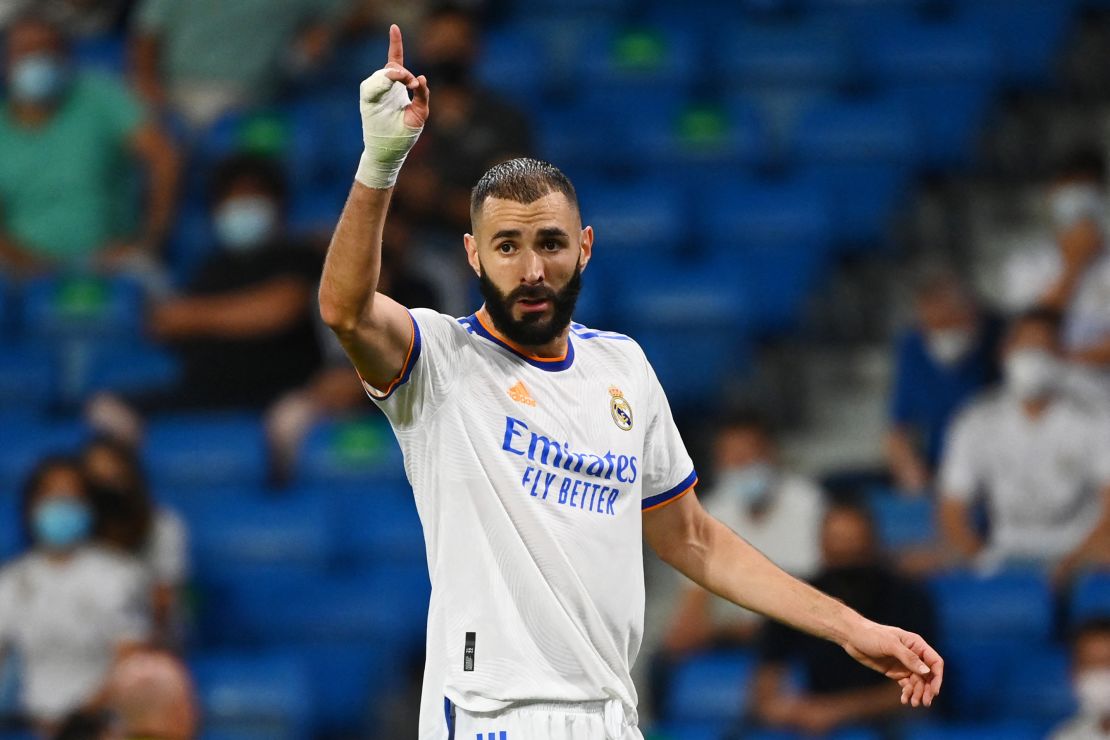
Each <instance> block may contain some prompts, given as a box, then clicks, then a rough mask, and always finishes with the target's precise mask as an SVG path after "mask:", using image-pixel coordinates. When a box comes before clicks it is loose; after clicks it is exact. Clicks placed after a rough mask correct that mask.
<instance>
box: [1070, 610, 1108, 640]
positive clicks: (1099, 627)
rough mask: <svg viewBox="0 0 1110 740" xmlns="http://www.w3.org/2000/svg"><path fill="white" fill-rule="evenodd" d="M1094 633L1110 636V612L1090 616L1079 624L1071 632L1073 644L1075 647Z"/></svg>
mask: <svg viewBox="0 0 1110 740" xmlns="http://www.w3.org/2000/svg"><path fill="white" fill-rule="evenodd" d="M1092 635H1105V636H1107V637H1110V613H1107V614H1100V615H1098V616H1094V617H1088V618H1087V619H1084V620H1083V621H1082V622H1080V623H1079V624H1077V625H1076V626H1075V628H1074V629H1073V630H1072V632H1071V644H1072V646H1073V647H1074V646H1075V645H1077V644H1078V643H1079V641H1080V640H1082V639H1083V638H1084V637H1090V636H1092Z"/></svg>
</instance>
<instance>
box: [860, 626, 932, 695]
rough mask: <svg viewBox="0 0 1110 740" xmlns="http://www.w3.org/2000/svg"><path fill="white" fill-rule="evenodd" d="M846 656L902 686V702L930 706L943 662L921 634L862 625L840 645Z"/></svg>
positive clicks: (894, 628) (895, 628) (886, 627)
mask: <svg viewBox="0 0 1110 740" xmlns="http://www.w3.org/2000/svg"><path fill="white" fill-rule="evenodd" d="M843 647H844V650H845V651H846V652H847V653H848V655H850V656H852V657H853V658H855V659H856V660H858V661H859V662H860V663H862V664H863V665H865V666H867V667H868V668H871V669H872V670H876V671H878V672H879V673H881V674H883V675H884V676H886V677H887V678H889V679H891V680H893V681H896V682H897V683H898V685H899V686H901V687H902V703H903V704H909V705H911V706H914V707H917V706H921V705H922V704H924V705H925V706H927V707H928V706H931V705H932V703H933V698H934V697H935V696H936V695H937V694H939V693H940V685H941V683H942V681H943V680H944V659H943V658H941V657H940V654H939V653H937V651H936V650H934V649H933V648H932V647H931V646H930V645H929V643H927V642H925V639H924V638H922V637H921V635H916V634H914V633H912V632H907V631H905V630H902V629H898V628H897V627H888V626H886V625H882V624H876V623H874V622H865V624H864V626H863V627H861V628H860V629H859V630H857V632H856V633H855V634H853V635H852V636H851V637H850V638H849V640H848V641H847V642H846V643H845V644H844V646H843Z"/></svg>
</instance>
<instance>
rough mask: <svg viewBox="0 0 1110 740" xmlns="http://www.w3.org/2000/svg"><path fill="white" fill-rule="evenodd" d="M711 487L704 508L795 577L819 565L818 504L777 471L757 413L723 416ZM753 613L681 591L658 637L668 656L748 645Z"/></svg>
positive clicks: (811, 492)
mask: <svg viewBox="0 0 1110 740" xmlns="http://www.w3.org/2000/svg"><path fill="white" fill-rule="evenodd" d="M714 453H715V457H716V462H717V465H716V472H717V484H716V485H715V486H714V488H713V491H712V492H711V494H710V495H709V496H708V497H707V499H706V504H705V510H706V511H707V512H708V513H709V515H710V516H712V517H713V518H714V519H716V520H717V521H719V522H721V523H722V524H724V525H725V526H726V527H728V528H729V529H731V530H732V531H734V532H736V533H737V534H738V535H740V536H741V537H743V538H744V539H745V540H747V541H748V543H749V544H750V545H752V546H753V547H755V548H756V549H757V550H759V551H760V552H761V553H763V554H764V555H766V556H767V557H768V558H769V559H770V560H771V562H773V563H775V565H778V566H779V567H780V568H782V569H783V570H785V571H786V572H787V573H789V574H791V575H793V576H795V577H797V578H809V577H811V576H812V575H813V574H814V573H816V571H817V569H818V567H819V566H820V564H821V552H820V539H821V537H820V532H821V520H822V517H823V516H824V511H825V502H824V500H823V498H822V495H821V489H819V488H818V487H817V486H816V484H814V483H813V481H811V480H809V479H808V478H805V477H803V476H801V475H797V474H795V473H791V472H789V471H787V470H784V469H782V468H781V467H780V463H779V460H778V450H777V448H776V445H775V441H774V438H773V436H772V433H771V429H770V427H769V425H768V424H767V422H766V421H765V420H764V419H763V418H762V417H761V416H759V415H758V414H754V413H750V412H749V413H741V414H735V415H733V416H731V417H729V418H728V420H727V421H726V422H725V423H724V424H723V425H722V427H721V430H720V432H718V434H717V439H716V443H715V445H714ZM760 625H761V620H760V619H759V618H758V615H757V614H753V613H752V612H750V611H747V610H746V609H740V608H738V607H736V606H735V605H734V604H730V603H729V602H727V601H724V600H722V599H719V598H717V597H715V596H713V595H712V594H710V593H709V592H708V591H706V590H705V589H703V588H700V587H699V586H697V585H695V584H692V583H691V584H688V585H687V587H686V588H685V589H684V590H683V593H682V598H681V600H680V601H679V605H678V608H677V609H676V610H675V615H674V618H673V619H672V620H671V625H670V628H669V629H668V630H667V635H666V637H665V638H664V647H665V649H666V651H667V652H668V653H671V654H674V653H681V652H685V651H689V650H698V649H701V648H704V647H708V646H710V645H721V644H736V643H740V644H743V643H747V642H749V641H750V640H751V639H752V638H753V637H755V636H756V634H757V632H758V630H759V627H760Z"/></svg>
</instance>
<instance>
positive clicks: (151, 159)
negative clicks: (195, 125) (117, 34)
mask: <svg viewBox="0 0 1110 740" xmlns="http://www.w3.org/2000/svg"><path fill="white" fill-rule="evenodd" d="M5 41H6V44H5V56H4V69H3V72H4V78H3V82H4V87H5V94H4V96H3V98H2V101H0V213H2V214H3V218H2V221H0V266H3V268H4V269H5V270H6V271H8V272H10V273H17V274H31V273H36V272H42V271H44V270H49V269H54V268H57V267H77V268H88V267H93V268H98V269H104V270H128V269H130V270H132V271H139V272H152V271H154V270H155V266H156V264H157V256H158V250H159V248H160V246H161V243H162V241H163V240H164V238H165V236H166V234H167V232H168V229H169V226H170V223H171V219H172V216H173V206H174V199H175V191H176V182H177V174H178V169H179V162H178V155H177V153H176V150H175V148H174V146H173V144H172V143H171V140H170V139H169V138H168V137H167V136H166V135H165V134H164V133H163V132H162V131H161V129H160V128H159V127H158V126H157V125H156V124H155V123H154V122H153V120H151V119H148V117H147V116H146V114H145V113H144V111H143V108H142V106H141V105H140V104H139V102H138V101H137V100H136V99H135V98H133V97H132V96H131V94H130V93H129V92H128V91H127V89H126V88H125V87H124V86H123V84H122V83H120V82H119V81H118V80H116V79H114V78H111V77H108V76H106V75H102V74H99V73H94V72H88V71H85V70H82V69H79V68H77V67H76V66H75V64H74V62H73V61H72V59H71V57H70V54H69V49H68V45H67V42H66V39H65V37H64V36H63V35H62V33H61V32H60V31H59V30H58V28H57V27H56V26H54V25H53V24H52V23H51V22H49V21H48V20H46V19H45V16H38V15H35V14H33V13H32V14H26V15H22V16H20V17H19V18H17V19H16V20H15V21H14V22H12V24H11V25H10V27H9V29H8V31H7V34H6V39H5ZM132 161H135V162H137V163H138V164H140V165H141V167H142V168H143V169H144V170H145V173H144V174H145V175H146V177H145V181H146V183H147V187H146V196H147V197H146V203H145V206H144V213H143V214H141V216H140V215H139V214H137V213H135V210H136V208H135V204H134V203H132V202H130V199H129V197H128V196H129V195H130V193H131V192H132V191H133V188H132V183H133V182H134V180H135V173H134V172H133V168H132V166H131V162H132Z"/></svg>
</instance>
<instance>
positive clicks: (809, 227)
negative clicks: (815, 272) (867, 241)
mask: <svg viewBox="0 0 1110 740" xmlns="http://www.w3.org/2000/svg"><path fill="white" fill-rule="evenodd" d="M697 200H698V202H699V207H700V210H701V215H700V219H701V222H702V224H704V226H705V229H706V232H705V234H704V236H705V237H707V238H708V240H709V241H708V243H709V244H711V245H712V249H714V250H716V249H719V248H721V247H725V248H728V247H731V246H732V245H747V246H749V247H764V246H765V247H771V248H784V249H785V248H789V247H790V246H792V245H800V246H802V247H805V248H806V249H808V250H812V251H814V252H816V253H818V254H823V253H825V252H827V250H828V247H829V244H830V234H831V231H832V223H833V220H834V219H833V217H832V213H831V211H830V207H829V202H828V197H827V195H826V193H825V192H824V191H823V190H821V189H819V188H816V187H814V186H812V185H811V184H808V183H804V182H799V181H796V180H785V181H770V182H743V183H740V182H737V183H735V184H732V185H727V186H723V187H717V188H711V189H710V190H709V192H699V193H698V198H697Z"/></svg>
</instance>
